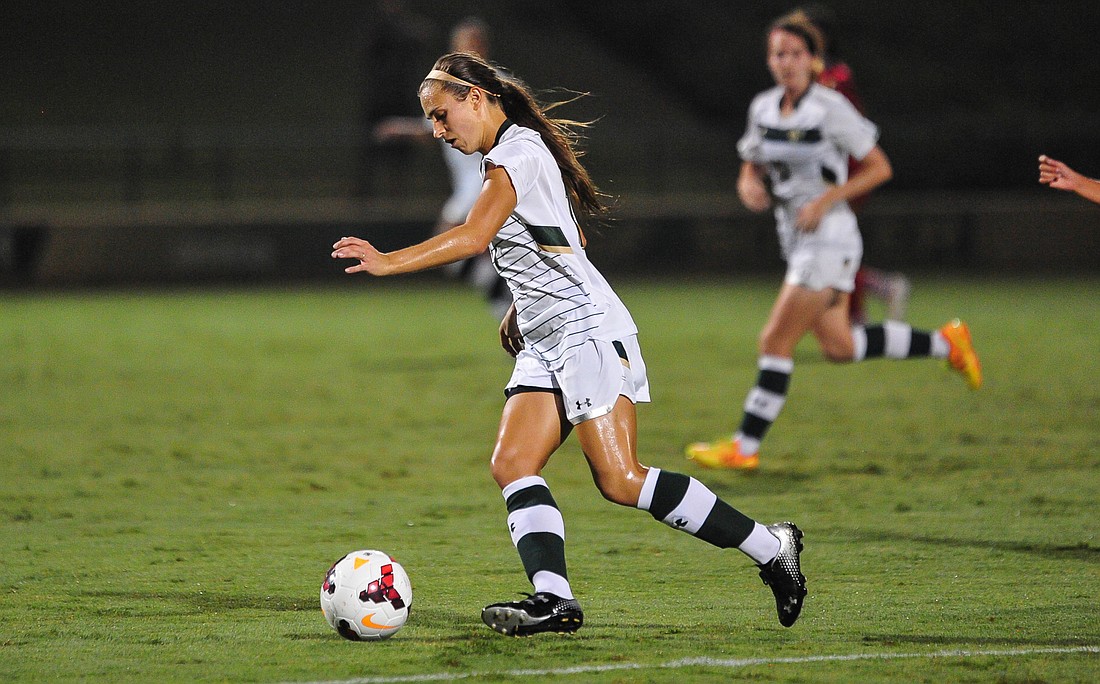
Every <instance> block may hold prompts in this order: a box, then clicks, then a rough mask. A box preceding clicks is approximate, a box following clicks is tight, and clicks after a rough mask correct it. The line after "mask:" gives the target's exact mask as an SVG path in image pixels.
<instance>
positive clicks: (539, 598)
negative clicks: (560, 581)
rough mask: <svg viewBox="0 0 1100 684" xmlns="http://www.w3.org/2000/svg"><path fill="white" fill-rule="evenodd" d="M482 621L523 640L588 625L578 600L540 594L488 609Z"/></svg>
mask: <svg viewBox="0 0 1100 684" xmlns="http://www.w3.org/2000/svg"><path fill="white" fill-rule="evenodd" d="M481 619H482V621H483V622H484V623H485V624H487V625H489V627H491V628H493V629H495V630H496V631H498V632H500V633H501V634H503V635H505V636H517V637H519V636H529V635H531V634H538V633H539V632H557V633H559V634H568V633H571V632H575V631H577V630H578V629H580V627H581V624H583V623H584V613H583V612H582V611H581V604H579V603H577V601H576V599H563V598H561V597H560V596H557V595H555V594H551V593H550V592H547V591H540V592H538V593H535V594H529V595H528V596H527V598H525V599H523V600H522V601H512V602H504V603H494V604H492V605H488V606H485V608H484V610H482V611H481Z"/></svg>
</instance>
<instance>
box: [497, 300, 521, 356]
mask: <svg viewBox="0 0 1100 684" xmlns="http://www.w3.org/2000/svg"><path fill="white" fill-rule="evenodd" d="M500 346H501V347H503V348H504V351H506V352H508V355H509V356H511V357H512V358H515V357H516V356H517V355H518V354H519V353H520V352H521V351H523V347H524V344H523V333H521V332H520V331H519V324H518V323H517V322H516V304H515V302H512V305H511V306H509V307H508V313H506V314H504V319H503V320H501V322H500Z"/></svg>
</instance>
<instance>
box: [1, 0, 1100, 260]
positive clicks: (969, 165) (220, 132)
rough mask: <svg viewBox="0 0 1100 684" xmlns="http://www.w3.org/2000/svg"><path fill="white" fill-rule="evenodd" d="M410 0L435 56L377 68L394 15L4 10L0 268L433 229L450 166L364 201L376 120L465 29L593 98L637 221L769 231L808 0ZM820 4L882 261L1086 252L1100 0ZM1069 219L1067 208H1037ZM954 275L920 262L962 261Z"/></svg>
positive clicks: (598, 132)
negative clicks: (143, 236)
mask: <svg viewBox="0 0 1100 684" xmlns="http://www.w3.org/2000/svg"><path fill="white" fill-rule="evenodd" d="M403 4H404V6H405V8H406V10H407V11H408V13H410V14H411V15H413V16H412V18H410V19H409V20H408V26H409V27H410V28H411V30H412V31H413V33H414V34H415V35H416V36H418V37H419V38H420V39H421V40H420V45H419V47H417V46H415V45H412V46H411V47H410V48H409V49H408V50H407V51H406V50H404V49H402V54H401V55H395V54H392V51H391V54H389V55H388V59H387V60H385V61H384V63H382V62H380V61H379V60H378V59H377V58H375V59H371V58H370V56H369V55H368V54H366V53H367V50H366V48H365V46H366V45H368V44H370V41H371V40H372V39H377V36H378V34H379V29H380V27H381V20H380V19H379V16H380V15H379V14H378V12H379V9H378V7H379V5H380V3H377V2H343V1H339V2H305V1H302V0H286V1H282V2H258V1H256V0H238V1H236V2H232V3H227V2H212V1H209V0H198V1H196V2H189V3H174V4H165V3H148V2H138V1H137V0H104V1H103V2H99V3H94V4H85V3H68V2H51V1H46V2H41V1H39V2H30V1H27V0H8V1H7V2H5V3H3V5H2V6H0V61H2V65H3V68H2V69H0V92H2V93H3V97H2V98H0V272H2V271H3V270H4V260H5V259H7V261H8V262H12V260H13V258H14V257H12V256H11V253H12V249H14V248H12V247H11V245H10V244H9V245H8V247H7V256H6V257H5V247H4V230H5V229H6V230H7V234H8V243H11V238H10V236H11V235H12V231H13V230H14V231H16V232H19V231H22V232H19V234H20V235H22V236H24V237H21V238H20V240H23V243H20V244H21V246H19V247H18V249H20V250H23V252H26V251H27V250H28V249H30V250H32V251H33V250H34V249H38V251H39V252H43V250H45V249H46V247H43V246H42V245H46V246H47V247H48V246H49V244H50V241H49V240H40V243H41V244H39V246H38V247H33V246H32V247H27V246H26V240H27V239H28V238H25V235H26V234H27V230H28V226H29V227H30V229H34V230H37V229H39V228H41V231H45V233H42V232H41V231H40V233H41V234H49V235H52V236H54V241H56V235H57V234H58V231H59V230H62V229H72V230H78V229H82V230H83V233H81V234H91V232H94V231H93V229H94V230H99V231H102V232H104V233H109V232H110V230H111V229H112V228H124V229H129V230H135V229H141V228H142V227H155V226H163V227H171V228H173V229H180V230H182V229H187V230H197V231H198V232H199V233H200V234H201V233H203V232H204V231H208V230H213V229H218V227H222V228H225V227H227V226H228V227H233V226H237V227H240V226H242V225H246V226H248V227H249V230H254V229H256V228H257V226H259V227H263V226H267V225H272V226H278V227H280V229H281V230H283V229H289V228H291V227H293V226H295V225H306V224H310V223H312V224H317V223H326V222H327V223H333V224H349V223H350V224H353V225H359V224H365V223H373V224H384V225H381V227H379V230H382V231H383V232H384V233H385V234H387V235H393V236H394V237H393V240H394V244H398V243H401V242H402V241H403V240H405V241H407V239H410V238H415V237H417V236H418V235H420V234H421V233H422V232H423V230H424V229H425V226H427V225H429V224H430V223H431V221H432V220H433V219H434V212H435V211H436V210H437V209H438V206H439V203H440V202H441V201H442V199H443V198H444V197H445V196H446V194H447V179H446V173H445V170H444V168H443V166H442V164H441V162H440V161H439V156H438V150H437V149H436V148H435V147H433V146H432V145H421V146H414V147H413V148H410V149H409V150H407V154H405V155H404V156H403V157H402V158H401V159H400V160H399V161H398V162H397V163H395V164H391V165H390V166H389V167H388V168H387V169H384V172H383V173H381V174H378V175H376V176H374V177H373V178H372V179H371V181H370V183H369V185H368V186H366V187H359V186H360V185H362V183H361V180H360V178H359V176H360V166H361V164H360V162H361V158H362V141H363V139H364V135H363V127H362V126H363V121H362V114H363V113H364V112H365V111H367V110H368V109H370V108H371V107H379V106H380V105H382V104H384V105H385V106H386V107H388V108H390V109H391V110H397V111H404V112H406V113H408V114H409V115H411V116H417V115H419V109H418V103H417V101H416V98H415V88H416V85H417V83H418V82H419V80H420V78H421V76H422V75H423V74H424V73H426V72H427V70H428V69H429V68H430V66H431V62H432V61H433V60H434V58H435V57H436V56H438V55H439V54H441V53H442V52H444V51H445V49H446V42H447V34H448V31H449V28H450V27H451V26H452V25H453V24H454V23H455V22H456V21H457V20H458V19H460V18H462V17H465V16H467V15H471V14H476V15H478V16H480V17H482V18H483V19H485V20H486V21H487V22H488V23H489V24H490V26H491V27H492V29H493V38H494V40H493V46H494V47H493V51H492V57H493V58H494V59H495V60H497V61H499V62H501V63H503V64H504V65H506V66H508V67H509V68H511V69H512V70H513V71H514V72H515V73H516V74H518V75H519V76H521V77H523V78H524V79H525V80H526V81H527V82H528V83H530V84H531V85H532V86H534V87H535V88H538V89H546V88H550V87H553V86H561V87H566V88H570V89H573V90H577V91H584V92H587V93H589V96H588V97H586V98H584V99H583V100H581V101H580V102H578V103H576V104H574V105H571V106H570V108H569V109H568V110H567V111H564V112H563V114H566V115H569V116H570V117H572V118H579V119H588V118H590V119H598V122H597V124H596V126H595V127H594V128H592V129H591V131H590V133H589V138H588V140H587V143H586V150H587V153H588V156H587V158H586V159H587V161H586V164H587V165H588V166H589V168H590V170H591V171H592V174H593V176H594V177H595V178H596V179H597V181H598V182H599V183H600V184H601V185H602V186H603V188H604V189H605V190H607V191H609V192H611V193H612V194H614V195H616V196H619V197H620V198H621V206H622V214H621V215H622V217H623V221H624V222H625V223H626V224H629V225H635V226H639V227H643V228H644V227H645V225H643V224H647V225H649V224H652V225H649V227H650V228H653V229H655V230H668V229H675V230H677V231H678V232H680V233H681V234H684V235H687V236H689V237H690V238H691V239H690V240H689V242H690V241H692V240H694V241H695V242H696V243H702V242H705V240H704V239H703V238H700V237H699V235H700V231H702V233H706V231H707V230H709V229H715V224H716V223H721V224H723V225H725V224H729V225H734V224H736V225H741V224H743V223H746V222H747V225H750V226H752V230H753V231H757V232H754V233H753V235H759V236H763V235H767V234H768V233H769V231H770V228H771V227H770V221H769V220H768V219H767V217H764V218H763V219H760V218H759V217H748V216H747V215H746V214H745V213H744V212H743V210H741V209H740V207H739V206H738V205H737V202H736V198H735V197H734V196H733V193H732V188H733V181H734V178H735V177H736V169H737V166H738V160H737V158H736V152H735V149H734V144H735V143H736V140H737V139H738V137H740V135H741V133H742V132H743V129H744V122H745V114H746V109H747V106H748V102H749V100H750V99H751V98H752V96H753V95H754V94H755V93H757V92H758V91H760V90H762V89H764V88H766V87H768V86H770V85H771V80H770V77H769V75H768V72H767V69H766V67H765V63H764V54H763V40H764V30H765V28H766V26H767V25H768V23H769V22H770V21H771V20H772V19H773V18H775V17H776V16H778V15H779V14H781V13H783V12H785V11H787V10H789V9H791V8H792V7H794V6H796V5H797V4H798V3H796V2H778V1H767V2H751V3H750V2H717V1H714V0H704V1H700V2H657V1H655V0H639V1H637V2H622V1H617V0H616V1H610V2H590V1H583V0H563V1H561V2H530V1H527V0H520V1H515V2H508V1H505V0H498V1H489V2H461V1H459V2H449V3H435V2H426V1H416V0H408V1H407V2H405V3H403ZM827 4H828V5H829V6H830V7H831V8H832V9H833V10H834V11H835V13H836V17H837V29H836V32H835V37H836V40H837V42H838V44H839V46H840V47H841V52H842V56H843V57H844V58H845V59H846V60H847V61H848V62H849V64H850V65H851V66H852V68H853V70H854V72H855V74H856V81H857V86H858V88H859V90H860V91H861V94H862V97H863V100H864V103H865V105H866V109H867V114H868V116H869V118H871V119H872V120H873V121H874V122H876V123H877V124H878V125H879V127H880V130H881V144H882V146H883V148H884V149H885V150H886V152H887V154H888V155H889V156H890V157H891V160H892V161H893V163H894V167H895V178H894V180H893V181H892V182H891V183H890V184H889V185H888V186H887V187H885V188H882V189H880V190H879V191H878V192H877V193H876V196H875V198H874V200H873V202H872V204H871V205H869V209H868V213H867V214H866V215H865V217H864V220H863V221H862V226H863V228H864V233H865V236H868V243H869V248H871V251H872V254H873V253H874V245H875V243H876V238H875V237H874V235H873V234H874V232H875V231H876V230H879V232H881V233H882V234H883V235H888V236H891V237H888V238H883V239H881V240H878V242H879V243H880V244H881V245H886V244H888V243H892V242H895V240H894V237H893V236H895V235H897V234H912V233H913V232H914V231H917V232H919V231H920V230H925V231H932V232H933V233H936V234H937V235H939V237H929V238H926V239H925V242H927V243H928V244H949V245H954V247H950V248H948V249H945V250H940V251H941V252H942V253H943V255H946V254H948V253H950V252H951V251H952V250H953V249H955V247H958V243H959V242H960V241H961V242H962V243H963V246H964V247H966V248H967V249H977V250H979V252H976V253H975V254H973V255H972V256H971V257H970V263H978V262H976V261H974V260H973V257H974V256H976V255H980V254H983V253H984V252H981V251H980V250H983V249H985V248H984V247H983V246H982V242H981V240H980V239H979V238H980V236H981V234H982V230H983V229H982V226H983V225H987V224H988V226H989V227H990V228H989V230H998V231H1003V232H1004V233H1005V234H1006V235H1007V236H1008V237H1009V242H1008V244H1010V245H1013V246H1016V247H1018V246H1021V245H1022V246H1026V245H1028V244H1031V241H1032V239H1033V238H1032V236H1033V235H1034V234H1038V232H1039V231H1040V226H1043V228H1042V230H1043V231H1044V233H1043V234H1045V231H1046V230H1047V228H1048V227H1049V226H1048V225H1044V224H1050V223H1051V222H1053V223H1056V224H1057V226H1056V227H1058V228H1066V227H1067V226H1068V228H1066V229H1067V230H1069V229H1073V230H1085V231H1089V232H1088V233H1087V235H1088V236H1089V239H1091V235H1092V234H1093V233H1095V232H1096V231H1095V230H1094V227H1095V226H1096V225H1097V220H1098V219H1097V216H1098V215H1100V214H1098V213H1097V212H1096V211H1092V212H1091V213H1090V212H1089V210H1091V209H1095V207H1093V206H1092V205H1087V203H1084V202H1083V200H1078V202H1074V198H1072V196H1070V195H1066V194H1064V193H1058V192H1055V191H1052V190H1049V189H1046V188H1042V187H1040V186H1039V185H1038V184H1037V182H1036V177H1037V171H1036V157H1037V156H1038V155H1039V154H1040V153H1047V154H1050V155H1052V156H1055V157H1058V158H1061V159H1063V160H1064V161H1066V162H1068V163H1069V164H1071V165H1072V166H1074V167H1075V168H1077V169H1078V170H1079V171H1081V172H1083V173H1086V174H1088V175H1092V176H1097V175H1100V89H1098V85H1100V43H1098V40H1097V36H1100V3H1098V2H1026V3H1024V2H1008V3H1005V2H951V1H946V0H931V1H927V2H878V3H868V2H864V1H856V0H834V1H833V2H831V3H827ZM382 33H383V34H384V35H388V32H387V31H386V30H382ZM372 37H373V38H372ZM549 97H551V99H552V96H549ZM342 202H343V203H342ZM357 202H358V203H357ZM364 202H365V204H364ZM1050 203H1054V206H1053V210H1055V211H1063V212H1064V213H1063V214H1057V215H1051V214H1049V213H1047V214H1044V212H1049V211H1050V210H1051V207H1050V206H1048V205H1049V204H1050ZM325 212H328V213H327V214H326V213H325ZM876 212H877V213H876ZM998 212H1000V213H998ZM1005 212H1008V214H1007V215H1005ZM319 216H320V217H321V218H318V217H319ZM1044 216H1046V217H1047V218H1044ZM1051 216H1054V218H1051ZM1018 217H1022V220H1019V221H1017V220H1016V218H1018ZM1006 219H1007V220H1006ZM754 221H755V222H754ZM647 222H648V223H647ZM116 224H117V225H116ZM925 224H935V225H930V226H929V227H927V228H925V227H923V226H925ZM883 226H885V227H883ZM975 226H977V228H975ZM994 226H995V228H994ZM1029 226H1030V228H1029ZM1082 226H1084V228H1081V227H1082ZM937 231H938V232H937ZM944 231H946V233H947V235H948V237H947V238H944V237H943V235H942V233H943V232H944ZM1029 231H1031V232H1029ZM960 236H964V237H960ZM967 236H968V237H967ZM975 236H977V237H975ZM760 239H764V238H763V237H760ZM654 240H656V238H654ZM975 240H977V242H975ZM1075 241H1077V237H1075V236H1074V235H1069V236H1062V237H1060V238H1057V242H1058V244H1059V245H1060V246H1059V247H1058V248H1057V249H1055V250H1054V251H1053V252H1051V254H1050V255H1049V256H1048V258H1046V259H1044V260H1043V261H1044V263H1048V264H1049V263H1057V262H1058V261H1059V260H1060V259H1063V258H1070V257H1072V258H1076V259H1077V261H1078V262H1079V261H1080V254H1077V251H1078V250H1073V251H1071V252H1069V253H1067V252H1066V251H1065V250H1066V249H1068V248H1067V247H1066V245H1074V244H1075ZM990 242H991V243H992V240H990ZM968 244H969V245H970V247H967V246H966V245H968ZM975 244H976V245H977V247H974V245H975ZM1076 244H1083V245H1084V246H1085V247H1087V246H1088V245H1091V244H1092V243H1091V242H1089V241H1088V240H1085V242H1084V243H1080V242H1079V241H1077V242H1076ZM751 246H752V244H751V243H750V244H748V245H747V247H749V248H751ZM222 247H224V245H222V246H221V247H211V248H210V249H219V250H220V249H222ZM883 248H884V247H883ZM188 249H190V250H191V251H190V252H189V254H190V255H191V256H190V257H188V258H193V257H194V254H196V253H202V252H203V250H202V249H196V248H194V246H192V247H189V248H188ZM912 251H913V250H909V252H912ZM23 252H20V253H21V254H22V253H23ZM223 252H224V250H223ZM36 253H38V252H36ZM905 254H906V252H905V250H900V251H899V250H895V251H894V252H890V253H887V252H883V255H884V256H883V258H885V259H886V260H887V261H891V260H892V261H896V262H898V263H904V262H905ZM941 256H942V255H941ZM20 259H21V260H22V261H23V262H24V263H23V265H22V266H21V268H22V269H23V270H24V271H34V270H36V269H37V268H38V266H28V265H27V264H26V263H25V262H26V259H25V258H23V257H20ZM936 259H940V257H937V258H936ZM936 259H932V260H931V261H929V259H927V258H926V259H924V261H920V260H919V259H918V262H917V263H918V264H921V263H923V264H926V265H927V264H930V263H931V264H935V263H946V264H954V265H958V263H959V260H958V259H954V260H953V259H950V258H947V257H946V256H943V258H942V259H940V261H936ZM943 259H946V261H943ZM690 260H691V257H690V255H688V254H685V255H683V258H682V259H680V260H678V261H676V262H674V264H673V265H674V266H677V267H679V266H682V265H683V264H684V262H685V261H690ZM1071 260H1072V259H1071ZM223 261H224V260H223ZM230 261H232V260H230ZM964 261H965V260H964ZM769 263H770V262H769ZM1086 264H1087V265H1088V267H1089V268H1093V267H1094V266H1095V264H1096V261H1095V260H1092V261H1086ZM9 265H10V264H9ZM305 270H307V271H308V270H309V269H305Z"/></svg>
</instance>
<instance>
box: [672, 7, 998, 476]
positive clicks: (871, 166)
mask: <svg viewBox="0 0 1100 684" xmlns="http://www.w3.org/2000/svg"><path fill="white" fill-rule="evenodd" d="M820 45H821V40H820V37H819V34H818V32H817V29H816V27H814V26H813V24H811V23H809V22H808V21H806V20H805V18H804V17H800V16H798V15H787V16H785V17H782V18H780V19H778V20H777V21H776V22H774V23H773V24H772V26H771V27H770V28H769V30H768V33H767V58H768V68H769V70H770V71H771V73H772V77H773V78H774V79H775V83H776V85H775V86H774V87H773V88H771V89H769V90H766V91H764V92H762V93H760V94H759V95H757V96H756V98H755V99H753V101H752V104H751V105H750V106H749V117H748V127H747V130H746V131H745V134H744V136H743V137H742V138H741V140H740V141H738V143H737V149H738V152H739V153H740V155H741V158H742V160H743V161H742V164H741V173H740V175H739V177H738V181H737V194H738V196H739V197H740V199H741V202H742V203H743V204H744V205H745V206H746V207H747V208H748V209H750V210H752V211H755V212H762V211H765V210H766V209H768V208H769V207H772V206H773V204H774V212H775V219H776V224H777V230H778V232H779V241H780V244H781V246H782V248H783V255H784V257H785V258H786V260H787V274H786V277H785V278H784V281H783V285H782V287H781V288H780V290H779V296H778V298H777V299H776V302H775V305H774V306H773V308H772V311H771V316H770V318H769V319H768V322H767V324H766V325H765V326H764V329H763V331H762V332H761V333H760V341H759V351H760V356H759V359H758V368H759V375H758V376H757V382H756V386H754V387H753V388H752V389H751V390H750V391H749V394H748V397H747V398H746V400H745V404H744V414H743V417H742V420H741V425H740V427H739V429H738V430H737V432H735V433H734V435H733V437H732V439H721V440H718V441H715V442H697V443H695V444H691V445H689V446H688V448H687V455H688V458H690V459H693V460H694V461H695V462H696V463H698V464H700V465H702V466H704V467H710V468H742V469H751V468H756V467H757V466H758V465H759V461H760V457H759V454H758V451H759V448H760V442H761V440H762V439H763V438H764V433H765V432H766V431H767V429H768V428H769V427H770V426H771V424H772V423H773V422H774V421H775V419H776V418H777V417H778V416H779V412H780V410H781V409H782V408H783V404H784V403H785V401H786V397H787V387H788V384H789V382H790V377H791V373H792V371H793V370H794V361H793V355H794V349H795V346H796V345H797V344H798V341H799V340H800V339H802V337H803V336H804V335H805V334H806V333H807V332H812V333H813V334H814V336H815V337H816V338H817V341H818V343H819V344H820V346H821V350H822V352H823V353H824V354H825V357H826V358H827V359H828V360H830V361H835V362H847V361H862V360H864V359H870V358H880V357H886V358H891V359H905V358H914V357H929V356H931V357H939V358H943V357H946V358H947V359H948V360H949V362H950V364H951V366H952V367H953V368H954V369H955V370H957V371H959V372H960V373H962V374H963V376H964V377H965V378H966V381H967V383H968V384H969V385H970V387H972V388H973V389H977V388H978V387H980V386H981V382H982V374H981V365H980V364H979V361H978V357H977V354H975V352H974V347H973V345H972V344H971V341H970V332H969V330H968V328H967V326H966V324H964V323H962V322H960V321H958V320H955V321H952V322H950V323H947V324H946V325H944V326H943V327H942V328H940V329H939V330H938V331H932V332H926V331H921V330H914V329H913V328H911V327H910V326H909V325H907V324H905V323H902V322H900V321H890V320H888V321H885V322H883V323H882V324H881V325H873V326H868V327H863V326H854V327H853V326H852V325H851V322H850V320H849V313H848V298H849V296H850V293H851V292H852V288H853V285H854V282H853V281H854V277H855V273H856V271H857V270H858V269H859V263H860V258H861V257H862V253H863V243H862V240H861V238H860V234H859V228H858V227H857V225H856V218H855V215H854V214H853V213H852V210H851V208H849V206H848V202H847V200H848V199H850V198H852V197H854V196H859V195H864V194H866V193H868V192H870V191H871V190H873V189H874V188H876V187H878V186H879V185H881V184H882V183H885V182H886V181H887V180H889V179H890V177H891V176H892V174H893V172H892V170H891V167H890V161H889V159H887V157H886V154H885V153H884V152H883V151H882V149H881V148H880V147H879V146H878V144H877V139H878V130H877V128H876V127H875V125H874V124H872V123H871V122H870V121H868V120H867V119H865V118H863V117H862V116H861V115H860V114H859V112H857V111H856V109H855V107H853V106H852V104H851V103H850V102H849V101H848V100H847V99H846V98H845V97H844V96H843V95H842V94H840V93H838V92H836V91H834V90H831V89H829V88H826V87H825V86H822V85H820V84H818V83H815V64H820V60H819V59H818V58H819V56H820V52H821V49H820ZM849 156H851V157H854V158H855V159H858V160H860V162H861V163H860V166H859V168H858V170H857V171H856V173H855V174H854V175H853V176H852V177H851V178H849V177H848V161H847V160H848V157H849ZM769 185H770V189H769Z"/></svg>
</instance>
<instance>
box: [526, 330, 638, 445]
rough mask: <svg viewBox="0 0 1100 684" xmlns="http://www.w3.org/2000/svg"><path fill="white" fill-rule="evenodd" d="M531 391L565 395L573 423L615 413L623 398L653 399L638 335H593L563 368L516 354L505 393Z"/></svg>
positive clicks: (533, 357) (565, 402)
mask: <svg viewBox="0 0 1100 684" xmlns="http://www.w3.org/2000/svg"><path fill="white" fill-rule="evenodd" d="M531 391H550V392H555V393H560V394H561V397H562V402H563V403H564V404H565V416H566V418H568V420H569V422H570V423H572V424H573V425H576V424H578V423H583V422H584V421H586V420H590V419H592V418H599V417H600V416H603V415H606V414H608V413H610V412H611V410H612V409H613V408H615V402H617V401H618V400H619V396H624V397H626V398H627V399H629V400H630V401H632V402H634V403H638V402H648V401H649V379H648V378H647V377H646V369H645V361H643V360H642V349H641V347H640V346H639V345H638V336H637V335H631V336H630V337H627V338H626V339H623V340H621V341H615V342H612V341H608V340H596V339H589V340H588V341H586V342H585V343H584V344H582V345H580V346H579V347H577V348H576V349H574V350H573V351H572V353H570V354H569V355H568V356H567V357H566V358H565V360H564V363H563V365H562V368H561V370H559V371H551V370H550V369H549V368H547V367H546V364H545V363H543V361H542V359H541V358H539V356H538V355H537V354H535V353H534V352H533V351H531V350H529V349H524V350H523V351H521V352H520V353H519V355H518V356H516V368H515V370H514V371H512V377H511V379H509V380H508V385H507V386H506V387H505V390H504V394H505V395H506V396H509V397H511V396H512V395H513V394H517V393H519V392H531Z"/></svg>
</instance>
